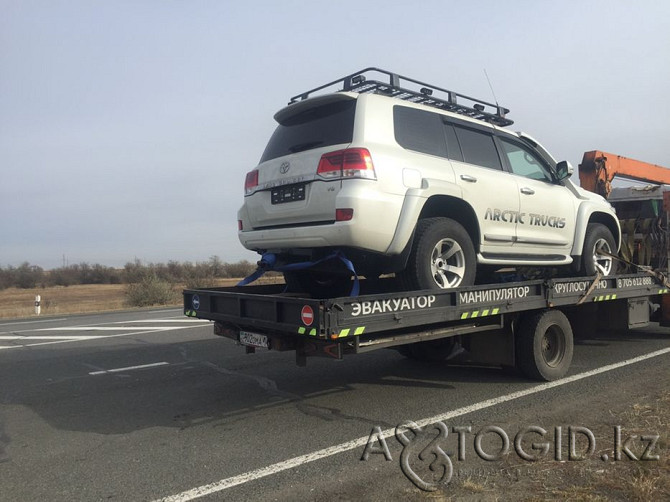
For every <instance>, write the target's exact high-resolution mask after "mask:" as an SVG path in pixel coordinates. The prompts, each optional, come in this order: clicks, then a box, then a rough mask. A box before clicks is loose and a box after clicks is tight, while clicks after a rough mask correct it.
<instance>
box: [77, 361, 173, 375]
mask: <svg viewBox="0 0 670 502" xmlns="http://www.w3.org/2000/svg"><path fill="white" fill-rule="evenodd" d="M169 364H170V363H168V362H165V361H162V362H160V363H151V364H142V365H140V366H128V367H126V368H114V369H111V370H102V371H91V372H90V373H89V375H106V374H107V373H121V372H124V371H132V370H143V369H145V368H154V367H156V366H166V365H169Z"/></svg>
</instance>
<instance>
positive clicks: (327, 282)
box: [284, 270, 352, 298]
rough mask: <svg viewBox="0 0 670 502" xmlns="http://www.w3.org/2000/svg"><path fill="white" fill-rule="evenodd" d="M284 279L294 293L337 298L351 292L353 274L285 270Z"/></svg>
mask: <svg viewBox="0 0 670 502" xmlns="http://www.w3.org/2000/svg"><path fill="white" fill-rule="evenodd" d="M284 281H285V282H286V286H287V287H288V290H289V291H290V292H292V293H307V294H309V295H310V296H312V297H313V298H337V297H339V296H349V295H350V294H351V287H352V283H351V276H350V275H346V274H344V275H343V274H338V273H332V274H329V273H327V272H316V271H310V270H300V271H293V272H284Z"/></svg>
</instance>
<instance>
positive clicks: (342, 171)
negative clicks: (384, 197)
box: [316, 148, 377, 180]
mask: <svg viewBox="0 0 670 502" xmlns="http://www.w3.org/2000/svg"><path fill="white" fill-rule="evenodd" d="M316 174H317V175H318V176H320V177H321V178H323V179H325V180H338V179H349V178H363V179H368V180H376V179H377V175H376V173H375V167H374V165H373V164H372V157H371V156H370V152H369V151H368V150H367V149H365V148H348V149H346V150H337V151H335V152H330V153H326V154H324V155H322V156H321V160H320V161H319V167H318V168H317V170H316Z"/></svg>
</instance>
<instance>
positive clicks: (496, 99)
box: [484, 68, 500, 107]
mask: <svg viewBox="0 0 670 502" xmlns="http://www.w3.org/2000/svg"><path fill="white" fill-rule="evenodd" d="M484 75H486V81H487V82H488V83H489V87H490V88H491V94H493V101H495V102H496V106H498V107H499V106H500V105H499V104H498V98H496V93H495V91H494V90H493V86H492V85H491V79H490V78H489V74H488V73H486V68H484Z"/></svg>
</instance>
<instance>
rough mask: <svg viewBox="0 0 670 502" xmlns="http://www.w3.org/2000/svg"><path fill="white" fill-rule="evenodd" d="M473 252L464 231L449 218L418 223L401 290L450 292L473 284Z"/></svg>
mask: <svg viewBox="0 0 670 502" xmlns="http://www.w3.org/2000/svg"><path fill="white" fill-rule="evenodd" d="M476 268H477V257H476V255H475V248H474V246H473V244H472V240H471V239H470V236H469V235H468V233H467V231H466V230H465V229H464V228H463V227H462V226H461V224H460V223H458V222H456V221H454V220H451V219H449V218H427V219H424V220H419V223H418V224H417V227H416V234H415V237H414V242H413V244H412V252H411V253H410V256H409V260H408V262H407V267H406V268H405V270H404V271H403V272H401V273H400V274H399V275H400V280H401V284H402V287H403V289H404V290H406V291H414V290H418V289H450V288H456V287H459V286H470V285H472V284H474V281H475V273H476Z"/></svg>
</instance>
